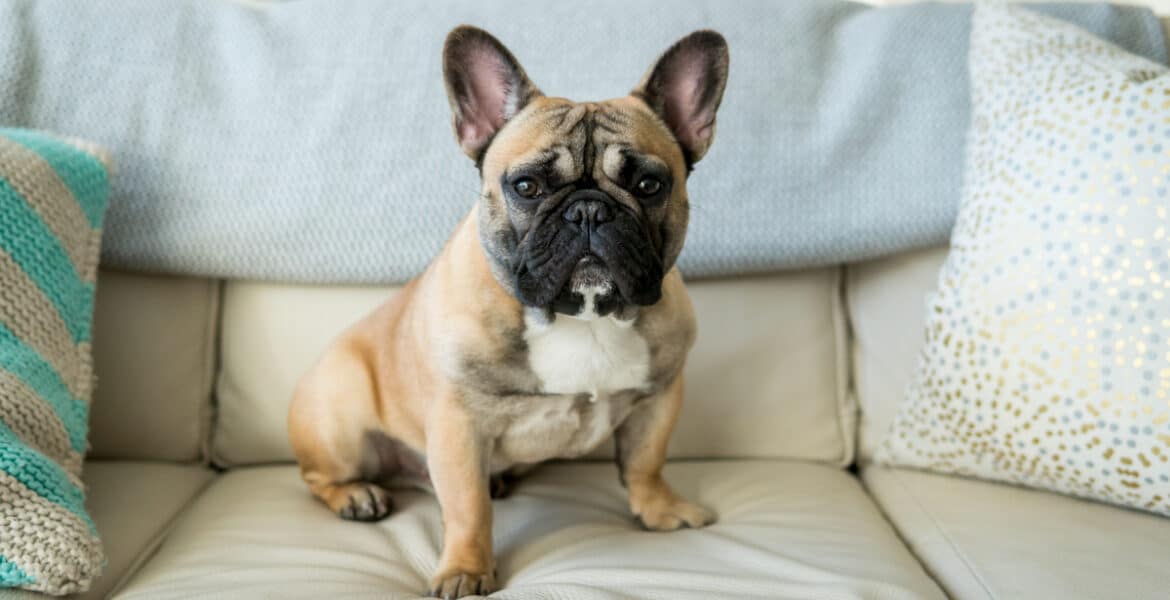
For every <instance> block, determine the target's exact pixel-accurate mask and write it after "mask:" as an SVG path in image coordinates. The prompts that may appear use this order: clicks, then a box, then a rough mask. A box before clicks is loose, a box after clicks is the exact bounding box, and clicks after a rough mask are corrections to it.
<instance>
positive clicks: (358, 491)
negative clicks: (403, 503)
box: [329, 481, 394, 521]
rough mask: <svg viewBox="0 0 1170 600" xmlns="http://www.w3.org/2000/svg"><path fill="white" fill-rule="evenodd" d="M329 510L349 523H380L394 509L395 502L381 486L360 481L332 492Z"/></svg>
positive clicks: (341, 486)
mask: <svg viewBox="0 0 1170 600" xmlns="http://www.w3.org/2000/svg"><path fill="white" fill-rule="evenodd" d="M329 508H332V509H333V512H335V513H337V515H338V516H339V517H341V518H342V519H346V520H349V521H379V520H381V519H384V518H386V516H387V515H389V514H390V511H392V510H393V509H394V502H393V501H392V500H391V499H390V493H389V492H387V491H386V490H385V489H383V488H382V487H381V486H379V485H375V484H373V483H366V482H360V481H359V482H356V483H347V484H344V485H339V486H337V488H336V489H335V490H332V491H331V493H330V495H329Z"/></svg>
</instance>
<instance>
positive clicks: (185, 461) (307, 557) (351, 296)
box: [0, 249, 1170, 600]
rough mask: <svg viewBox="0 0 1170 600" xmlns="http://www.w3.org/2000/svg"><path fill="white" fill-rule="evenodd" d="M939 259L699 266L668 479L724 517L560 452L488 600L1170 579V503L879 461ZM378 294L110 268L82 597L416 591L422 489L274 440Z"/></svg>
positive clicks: (98, 348) (1126, 592)
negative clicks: (1124, 502)
mask: <svg viewBox="0 0 1170 600" xmlns="http://www.w3.org/2000/svg"><path fill="white" fill-rule="evenodd" d="M943 256H944V250H942V249H934V250H927V251H921V252H914V253H909V254H905V255H901V256H895V257H891V258H887V259H883V260H878V261H873V262H869V263H863V264H854V265H848V266H844V267H839V268H826V269H817V270H808V271H803V272H795V273H786V274H780V275H774V276H765V277H751V278H737V279H730V280H721V281H701V282H695V283H693V284H691V291H692V294H693V296H694V299H695V304H696V308H697V311H698V318H699V324H700V334H699V340H698V345H697V347H696V349H695V351H694V353H693V355H692V358H691V361H690V364H689V366H688V371H687V376H688V398H687V402H686V405H685V408H684V411H683V415H682V417H681V421H680V423H679V426H678V428H677V430H676V432H675V435H674V439H673V442H672V456H673V457H674V459H675V460H674V462H672V463H671V464H670V465H669V466H668V468H667V476H668V477H669V478H670V479H671V481H672V482H673V483H674V484H675V485H676V486H677V487H678V488H679V489H680V490H681V491H682V492H684V493H685V494H686V495H687V496H689V497H691V498H693V499H695V500H698V501H699V502H701V503H703V504H705V505H707V506H709V507H711V508H713V509H714V510H715V511H716V512H717V513H718V515H719V522H718V523H717V524H715V525H713V526H711V527H708V528H706V529H702V530H685V531H679V532H673V533H651V532H645V531H642V530H641V529H640V528H639V527H638V526H637V525H636V524H635V522H634V521H633V520H632V518H631V517H630V516H629V514H628V513H627V508H626V504H625V500H624V494H623V492H622V490H621V488H620V487H619V484H618V479H617V473H616V469H615V468H614V467H613V466H612V464H610V463H609V462H607V461H605V460H603V459H604V458H605V456H606V455H608V454H609V452H610V450H609V448H603V449H602V451H599V453H598V455H597V457H596V458H597V459H598V460H597V461H596V462H576V463H563V464H554V465H549V466H547V467H546V468H544V469H542V470H539V471H537V472H536V473H535V474H534V475H533V476H532V477H531V478H530V479H528V480H526V481H525V482H524V483H522V484H521V486H520V487H519V489H518V491H517V493H516V494H515V495H514V496H512V497H510V498H508V499H506V500H500V501H497V502H496V503H495V547H496V553H497V557H498V560H499V574H500V579H501V582H502V583H503V585H504V586H505V588H504V590H503V591H502V592H500V593H498V594H497V595H496V596H497V597H500V598H556V599H568V598H583V599H589V598H628V597H640V598H664V599H686V598H694V599H712V598H769V599H771V598H890V599H894V598H942V597H945V596H948V595H949V596H952V597H956V598H1027V599H1031V598H1102V599H1138V598H1167V597H1170V520H1167V519H1164V518H1159V517H1155V516H1152V515H1148V514H1143V513H1138V512H1132V511H1126V510H1121V509H1117V508H1111V507H1109V506H1105V505H1100V504H1094V503H1090V502H1084V501H1079V500H1074V499H1071V498H1067V497H1062V496H1057V495H1053V494H1049V493H1045V492H1037V491H1028V490H1023V489H1019V488H1014V487H1009V486H1005V485H996V484H991V483H982V482H975V481H969V480H962V479H955V478H949V477H942V476H936V475H929V474H924V473H918V472H912V471H903V470H891V469H883V468H877V467H871V466H869V465H868V463H867V461H868V459H869V457H870V456H871V455H872V453H873V450H874V448H875V446H876V445H877V444H878V443H879V441H880V438H881V436H882V433H883V432H884V431H885V429H886V428H887V426H888V424H889V422H890V420H891V418H892V417H893V413H894V411H895V410H896V406H897V404H898V402H899V400H900V399H901V396H902V391H903V388H904V386H905V384H906V382H907V380H908V378H909V377H910V375H911V373H912V371H913V368H914V365H915V361H916V358H917V352H918V346H919V343H920V341H921V339H922V333H921V325H922V316H923V310H922V309H923V301H924V296H925V294H926V293H927V291H928V289H929V288H930V287H931V286H932V285H933V282H934V277H935V273H936V272H937V269H938V266H939V264H940V262H941V261H942V258H943ZM390 293H392V290H391V289H389V288H356V287H355V288H342V287H309V286H290V285H273V284H263V283H254V282H247V281H216V280H207V279H188V278H172V277H157V276H144V275H134V274H124V273H115V272H104V273H103V274H102V275H101V278H100V280H99V290H98V300H97V314H96V325H95V342H94V353H95V360H96V370H97V373H98V377H99V385H98V388H97V393H96V398H95V400H94V405H93V417H92V436H91V440H92V452H91V453H90V459H89V461H88V462H87V464H86V467H85V481H86V483H87V484H88V486H89V498H88V505H89V508H90V511H91V514H92V515H93V518H94V520H95V522H96V524H97V527H98V530H99V531H100V533H101V535H102V537H103V539H104V542H105V547H106V552H107V554H108V557H109V562H108V564H107V566H106V570H105V575H104V576H103V577H101V578H100V579H99V580H98V581H97V582H96V584H95V586H94V588H93V590H92V591H91V592H90V593H89V594H88V597H93V598H100V597H107V596H113V597H116V598H127V599H131V598H133V599H139V598H141V599H156V598H158V599H166V598H203V597H214V598H333V597H347V598H359V597H360V598H365V597H368V598H411V597H416V596H417V595H418V594H419V593H421V592H422V591H423V590H424V589H425V588H426V579H427V577H428V576H429V574H430V573H431V571H432V570H433V569H434V567H435V564H436V560H437V557H438V550H439V539H440V524H439V513H438V507H437V505H436V503H435V501H434V499H433V498H431V497H429V496H426V495H423V494H420V493H415V492H401V493H397V494H396V495H395V500H396V502H397V505H398V511H397V512H396V513H395V514H394V515H393V516H391V517H390V518H388V519H387V520H385V521H383V522H381V523H378V524H373V525H371V524H363V523H353V522H345V521H342V520H340V519H338V518H336V517H335V516H333V515H332V514H331V513H330V512H329V511H328V510H326V509H325V507H324V506H323V505H321V504H319V503H318V502H317V501H315V500H314V499H313V498H312V497H310V495H309V493H308V491H307V490H306V489H305V487H304V485H302V483H301V482H300V480H299V478H298V476H297V470H296V467H295V466H294V465H293V464H292V455H291V453H290V450H289V447H288V444H287V442H286V439H285V411H286V407H287V404H288V400H289V396H290V394H291V391H292V387H293V384H294V381H295V380H296V378H297V377H298V375H299V374H300V373H301V372H303V371H304V370H305V368H306V367H308V365H309V364H310V362H311V361H312V360H313V358H314V357H315V356H316V355H317V353H318V352H319V351H320V350H321V349H322V347H323V346H324V344H325V343H326V342H327V341H328V339H329V338H330V337H331V336H332V335H333V334H334V333H335V332H337V331H339V330H340V329H341V328H342V327H343V326H344V325H346V324H347V323H349V322H350V321H352V320H354V319H356V318H357V317H358V316H359V315H361V314H363V313H364V312H365V311H367V310H369V309H370V308H372V307H373V306H375V305H376V304H377V303H378V302H380V301H382V300H383V299H384V298H385V297H387V295H388V294H390ZM35 597H36V595H35V594H32V593H28V592H13V591H8V592H4V591H0V599H4V600H15V599H20V600H27V599H29V598H35Z"/></svg>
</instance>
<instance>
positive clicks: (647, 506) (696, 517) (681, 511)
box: [631, 494, 715, 531]
mask: <svg viewBox="0 0 1170 600" xmlns="http://www.w3.org/2000/svg"><path fill="white" fill-rule="evenodd" d="M631 508H632V509H633V511H634V515H635V516H637V517H638V521H640V522H641V523H642V526H643V527H645V528H646V529H652V530H654V531H674V530H675V529H678V528H680V527H682V526H684V525H685V526H687V527H695V528H698V527H703V526H705V525H710V524H711V523H714V522H715V513H713V512H711V511H709V510H707V509H705V508H703V507H702V506H699V505H698V504H694V503H692V502H687V501H686V500H683V499H682V498H679V497H678V496H675V495H674V494H660V495H657V496H654V497H651V498H648V499H646V500H644V501H642V502H639V503H638V504H637V505H634V506H631Z"/></svg>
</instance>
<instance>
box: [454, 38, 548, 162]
mask: <svg viewBox="0 0 1170 600" xmlns="http://www.w3.org/2000/svg"><path fill="white" fill-rule="evenodd" d="M443 78H444V80H445V81H446V84H447V100H448V102H450V104H451V113H452V121H453V124H454V126H455V138H456V139H457V140H459V146H460V147H461V148H463V152H464V153H466V154H467V155H468V156H470V157H471V158H472V160H476V161H478V160H479V158H480V155H481V154H482V153H483V151H484V149H485V148H487V145H488V142H490V141H491V139H492V136H494V135H495V134H496V132H497V131H499V130H500V128H501V127H503V126H504V123H505V122H506V121H507V120H508V119H510V118H512V117H513V116H514V115H515V114H516V113H518V112H520V109H522V108H524V106H525V105H527V104H528V103H529V102H531V101H532V99H533V98H536V97H539V96H540V95H541V93H540V90H539V89H537V87H536V86H535V85H533V83H532V82H531V81H529V80H528V75H526V74H525V73H524V69H523V68H522V67H521V66H520V63H519V62H518V61H517V60H516V57H514V56H512V53H511V52H508V49H507V48H505V47H504V45H503V44H501V43H500V41H499V40H497V39H496V38H494V37H492V35H491V34H490V33H488V32H486V31H484V30H482V29H479V28H477V27H471V26H468V25H461V26H459V27H456V28H455V29H453V30H451V33H449V34H447V42H446V44H444V45H443Z"/></svg>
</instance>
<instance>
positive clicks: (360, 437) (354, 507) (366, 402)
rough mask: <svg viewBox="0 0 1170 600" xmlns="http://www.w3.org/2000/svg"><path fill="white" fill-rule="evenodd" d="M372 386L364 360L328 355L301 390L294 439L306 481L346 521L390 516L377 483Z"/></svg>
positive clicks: (292, 420)
mask: <svg viewBox="0 0 1170 600" xmlns="http://www.w3.org/2000/svg"><path fill="white" fill-rule="evenodd" d="M372 389H373V387H372V384H371V383H370V380H369V376H368V371H366V370H365V369H364V368H363V367H362V364H361V362H360V361H359V360H356V359H355V358H354V357H353V356H351V355H348V354H346V353H344V352H336V353H331V354H328V355H327V356H325V357H324V358H323V360H322V361H321V363H320V364H319V365H318V366H316V367H314V369H313V370H312V371H310V372H309V373H308V374H307V375H306V376H305V378H304V379H303V380H302V381H301V383H300V385H298V386H297V390H296V393H295V394H294V395H293V401H292V407H291V410H290V411H289V421H288V425H289V433H290V436H289V439H290V441H291V443H292V447H293V452H294V453H295V454H296V457H297V461H298V462H299V463H300V466H301V478H303V479H304V480H305V483H307V484H308V486H309V490H310V491H312V492H313V495H315V496H317V497H318V498H320V499H321V500H322V501H323V502H325V504H326V505H328V506H329V509H330V510H332V511H333V512H334V513H337V515H338V516H340V517H341V518H343V519H350V520H354V521H377V520H379V519H382V518H384V517H386V516H387V515H389V514H390V512H391V510H392V509H393V502H392V501H391V500H390V494H389V493H388V492H387V491H386V490H385V489H384V488H382V487H381V486H379V485H377V484H375V483H373V481H375V480H377V479H379V478H380V477H382V476H384V475H385V473H380V472H371V471H376V470H377V469H371V467H370V463H371V456H370V455H371V452H373V451H374V449H373V448H372V447H371V445H370V441H369V439H368V432H370V431H377V430H379V429H380V424H379V423H378V419H377V414H376V412H375V410H374V402H375V400H374V398H373V392H372V391H371V390H372Z"/></svg>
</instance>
